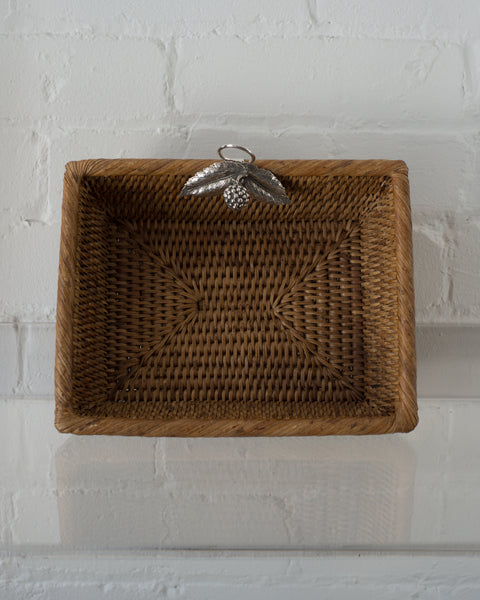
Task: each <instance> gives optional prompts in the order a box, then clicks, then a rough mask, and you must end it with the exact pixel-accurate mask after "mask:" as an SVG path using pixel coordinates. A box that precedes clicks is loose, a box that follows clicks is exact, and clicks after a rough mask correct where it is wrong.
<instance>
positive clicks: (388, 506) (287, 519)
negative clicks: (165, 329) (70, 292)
mask: <svg viewBox="0 0 480 600" xmlns="http://www.w3.org/2000/svg"><path fill="white" fill-rule="evenodd" d="M387 438H388V439H387ZM415 469H416V456H415V452H414V451H413V449H412V448H411V447H410V446H409V444H408V441H406V440H404V439H402V438H400V437H397V436H395V437H392V436H387V437H364V438H357V437H352V438H347V437H331V438H283V439H282V440H281V443H279V441H278V439H275V438H271V439H265V438H262V439H256V440H254V441H253V443H252V440H251V439H248V438H243V439H227V438H218V439H194V440H192V439H174V438H170V439H158V440H157V439H152V438H120V437H112V438H106V437H94V436H92V437H84V438H70V439H69V440H68V441H67V442H66V443H65V444H64V445H63V446H62V447H61V448H60V449H59V450H58V452H57V454H56V471H57V492H58V511H59V522H60V532H61V543H62V544H63V545H65V546H68V547H76V548H78V547H83V548H88V549H95V548H103V549H105V548H111V549H113V548H117V549H120V548H122V549H127V548H129V549H160V548H162V549H165V548H170V549H180V548H196V549H200V548H201V549H207V548H211V549H222V548H223V549H242V548H245V549H269V548H270V549H272V548H277V549H279V548H289V549H292V548H295V549H316V548H321V549H325V548H332V549H334V548H335V549H338V548H360V547H361V548H362V549H365V548H369V547H371V548H374V547H376V546H383V547H385V546H392V547H395V546H396V547H399V546H403V545H405V544H407V543H408V541H409V539H410V523H411V514H412V502H413V484H414V477H415Z"/></svg>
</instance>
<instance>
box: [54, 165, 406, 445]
mask: <svg viewBox="0 0 480 600" xmlns="http://www.w3.org/2000/svg"><path fill="white" fill-rule="evenodd" d="M210 163H211V161H200V160H184V161H182V160H92V161H81V162H73V163H69V164H68V165H67V170H66V175H65V188H64V202H63V223H62V239H61V251H60V274H59V290H58V311H57V313H58V315H57V356H56V370H55V371H56V386H55V387H56V402H57V407H56V426H57V428H58V429H59V431H62V432H72V433H79V434H121V435H150V436H153V435H156V436H160V435H162V436H172V435H176V436H220V435H223V436H230V435H324V434H366V433H387V432H395V431H409V430H411V429H412V428H413V427H415V425H416V423H417V406H416V389H415V366H416V361H415V342H414V310H413V283H412V251H411V218H410V204H409V191H408V177H407V168H406V165H405V164H404V163H403V162H401V161H385V160H377V161H259V163H258V164H259V166H261V167H263V168H267V169H270V170H271V171H273V172H274V173H275V174H276V175H278V176H279V177H280V179H281V180H282V182H283V183H284V185H285V187H286V190H287V193H288V194H289V196H290V197H291V199H292V205H290V206H280V207H279V206H273V205H269V204H265V203H262V202H256V201H251V202H250V204H249V205H248V206H247V208H245V209H243V210H240V211H231V210H229V209H228V208H227V207H226V206H225V204H224V202H223V200H222V198H221V196H219V197H216V198H209V199H208V198H207V199H205V198H187V199H182V200H179V199H178V195H179V192H180V190H181V188H182V186H183V184H184V183H185V181H186V179H187V178H188V177H190V176H191V175H193V174H194V173H195V172H196V171H198V170H199V169H201V168H204V167H205V166H207V165H208V164H210Z"/></svg>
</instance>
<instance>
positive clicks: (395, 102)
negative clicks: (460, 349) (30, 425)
mask: <svg viewBox="0 0 480 600" xmlns="http://www.w3.org/2000/svg"><path fill="white" fill-rule="evenodd" d="M479 32H480V7H479V5H478V3H476V2H472V1H469V0H461V1H459V2H455V3H450V2H447V1H446V0H442V1H440V2H437V1H434V0H421V1H417V0H415V1H414V0H408V1H407V2H404V3H402V4H398V2H393V1H381V0H370V1H369V2H367V3H365V2H360V0H348V1H347V0H297V1H294V2H292V1H287V0H281V1H278V2H273V0H269V1H264V2H256V1H254V0H243V1H241V2H236V3H233V4H231V3H225V2H223V1H221V0H203V1H202V2H193V1H185V0H184V1H179V2H174V3H172V2H168V1H167V0H162V1H160V2H159V1H157V0H142V1H139V2H136V3H131V2H130V1H129V0H119V1H117V2H111V1H110V2H104V3H99V2H94V1H93V0H88V1H85V2H81V3H78V2H73V1H71V2H63V1H60V0H45V1H43V2H41V3H40V2H34V1H33V0H18V1H17V2H9V3H6V2H5V3H3V7H2V8H0V54H1V56H3V57H4V58H5V60H3V61H2V63H1V67H0V76H1V78H2V81H3V82H5V85H3V86H1V88H0V135H1V139H2V144H0V253H1V256H2V263H1V267H0V274H1V281H2V285H1V287H0V322H3V323H18V324H22V323H29V324H31V325H29V327H33V325H34V324H35V323H52V322H53V321H54V319H55V303H56V281H57V265H58V245H59V229H60V219H61V194H62V178H63V170H64V165H65V163H66V162H67V161H69V160H74V159H81V158H86V157H112V158H114V157H180V158H181V157H214V156H215V150H216V148H217V147H218V146H219V145H220V144H222V143H224V142H227V141H234V142H238V143H242V144H245V145H248V146H251V147H252V148H253V149H254V150H255V152H256V154H257V156H260V157H272V158H295V157H297V158H331V157H334V158H342V157H343V158H345V157H348V158H372V157H378V158H382V157H383V158H402V159H404V160H405V161H406V162H407V164H408V165H409V168H410V182H411V198H412V207H413V221H414V228H415V236H414V245H415V248H414V250H415V282H416V305H417V320H418V322H419V323H439V324H448V323H452V324H453V323H469V324H472V323H476V324H479V323H480V298H479V294H478V293H477V290H478V289H479V288H480V269H479V265H478V252H479V243H480V242H479V238H480V232H479V228H478V222H479V220H480V160H479V156H480V91H479V90H480V83H479V82H480V71H479V69H478V66H479V64H480V33H479ZM19 331H20V329H19ZM32 331H33V329H32ZM35 331H36V330H35ZM38 331H39V332H40V331H48V328H47V327H44V328H43V329H42V328H41V327H40V329H39V330H38ZM35 335H36V334H35ZM49 335H50V334H49ZM22 340H23V338H21V337H20V338H18V340H17V343H19V344H20V345H22V343H23V342H22ZM5 344H7V342H5ZM27 353H28V348H24V347H21V348H20V349H19V356H25V357H26V358H25V364H27V362H28V357H27V356H26V354H27ZM32 360H33V362H35V360H36V359H32ZM32 360H30V363H32ZM49 361H50V362H49V363H48V364H51V359H49ZM24 366H25V365H20V366H18V365H16V366H15V369H16V371H15V372H16V373H20V370H19V369H20V367H22V368H23V367H24ZM44 368H47V363H45V365H44ZM3 373H4V375H2V376H1V377H0V379H3V380H4V383H3V384H1V385H0V387H1V389H3V390H9V389H11V387H12V386H11V379H12V375H11V373H10V372H9V374H7V373H6V370H3ZM40 380H41V381H43V383H42V384H40V383H39V382H40ZM47 381H48V382H50V383H48V384H47V383H46V382H47ZM37 384H38V386H39V387H38V386H37ZM22 386H23V387H22ZM42 386H43V387H42ZM47 389H51V375H50V374H47V373H46V372H45V373H41V372H40V370H39V369H37V383H31V384H30V383H27V382H23V383H22V385H21V386H20V387H19V388H18V390H17V391H18V392H19V393H29V392H32V393H43V392H42V391H41V390H43V391H46V390H47ZM35 390H37V391H35Z"/></svg>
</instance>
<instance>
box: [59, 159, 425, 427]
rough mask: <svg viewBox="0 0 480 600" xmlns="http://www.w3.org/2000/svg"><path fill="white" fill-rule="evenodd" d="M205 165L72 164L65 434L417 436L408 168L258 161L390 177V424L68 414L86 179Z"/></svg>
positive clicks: (68, 172)
mask: <svg viewBox="0 0 480 600" xmlns="http://www.w3.org/2000/svg"><path fill="white" fill-rule="evenodd" d="M212 162H215V161H212V160H204V159H186V160H183V159H94V160H80V161H71V162H69V163H67V165H66V169H65V179H64V194H63V206H62V229H61V242H60V259H59V278H58V295H57V324H56V357H55V399H56V408H55V426H56V428H57V429H58V431H60V432H62V433H76V434H102V435H138V436H185V437H198V436H202V437H217V436H259V435H262V436H287V435H289V436H295V435H302V436H304V435H330V434H336V435H347V434H350V435H358V434H378V433H393V432H407V431H411V430H412V429H413V428H414V427H415V426H416V424H417V423H418V409H417V398H416V353H415V318H414V317H415V315H414V290H413V253H412V225H411V209H410V198H409V183H408V167H407V165H406V164H405V162H404V161H402V160H383V159H379V160H373V159H372V160H259V161H257V162H256V164H258V165H259V166H261V167H262V168H267V169H270V170H273V171H274V172H275V173H276V174H278V175H280V176H288V175H295V176H352V177H361V176H372V175H373V176H379V177H380V176H390V177H391V179H392V186H393V200H394V208H395V235H396V253H397V260H396V265H397V270H396V276H397V281H398V297H399V302H398V319H397V327H398V340H399V370H400V372H399V374H398V381H399V392H400V393H399V395H398V398H397V399H396V402H395V411H394V414H393V415H392V416H387V417H341V418H318V419H268V420H264V419H250V420H245V419H241V420H235V419H223V420H208V419H175V420H163V421H160V420H148V419H133V418H119V417H81V416H78V415H76V414H75V413H74V412H73V411H72V410H71V407H70V406H69V398H70V397H71V394H72V385H73V382H72V371H73V352H72V350H71V349H72V339H73V318H72V317H73V305H74V293H75V287H74V281H75V254H76V241H77V227H78V214H77V207H78V191H79V186H80V182H81V181H82V179H83V178H84V177H108V176H110V177H113V176H129V175H130V176H135V175H140V176H155V175H165V174H170V173H172V174H173V173H175V174H176V175H184V176H188V175H190V174H193V173H194V172H196V171H198V170H199V169H202V168H204V167H205V166H208V165H209V164H211V163H212Z"/></svg>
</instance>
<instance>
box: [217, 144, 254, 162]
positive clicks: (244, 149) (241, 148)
mask: <svg viewBox="0 0 480 600" xmlns="http://www.w3.org/2000/svg"><path fill="white" fill-rule="evenodd" d="M225 148H236V149H237V150H243V152H246V153H247V154H248V155H249V156H250V159H251V160H248V161H245V160H244V159H243V158H225V156H223V154H222V150H225ZM217 152H218V156H220V158H221V159H222V160H235V161H237V162H249V163H253V162H254V160H255V154H254V153H253V152H252V151H251V150H249V149H248V148H244V147H243V146H237V145H236V144H225V145H224V146H220V148H219V149H218V150H217Z"/></svg>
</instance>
